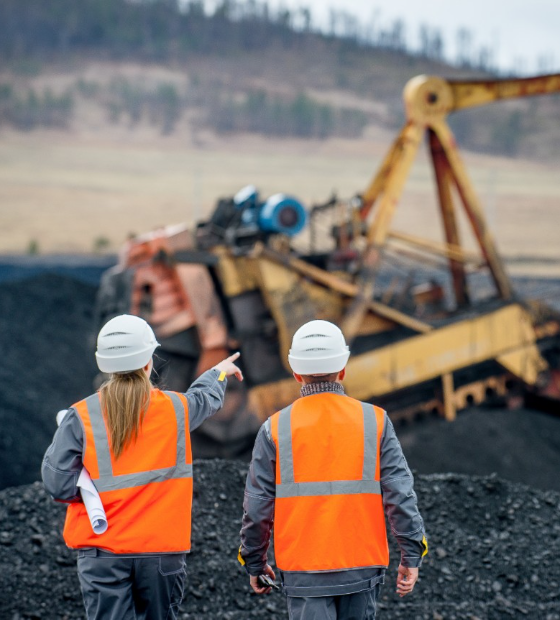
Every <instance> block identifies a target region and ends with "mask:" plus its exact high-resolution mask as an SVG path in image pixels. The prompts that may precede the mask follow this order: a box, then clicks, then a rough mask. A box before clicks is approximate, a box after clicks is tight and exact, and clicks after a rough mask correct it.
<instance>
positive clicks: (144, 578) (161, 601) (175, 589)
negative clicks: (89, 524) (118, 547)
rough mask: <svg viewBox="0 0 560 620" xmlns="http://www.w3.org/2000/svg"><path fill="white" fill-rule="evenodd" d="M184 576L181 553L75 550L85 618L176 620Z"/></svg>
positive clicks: (184, 561)
mask: <svg viewBox="0 0 560 620" xmlns="http://www.w3.org/2000/svg"><path fill="white" fill-rule="evenodd" d="M186 575H187V570H186V554H184V553H172V554H163V555H143V556H142V555H117V554H114V553H108V552H106V551H100V550H98V549H80V550H79V551H78V577H79V578H80V586H81V589H82V595H83V597H84V605H85V608H86V616H87V618H88V620H175V619H176V618H178V615H179V605H180V604H181V600H182V599H183V591H184V589H185V581H186Z"/></svg>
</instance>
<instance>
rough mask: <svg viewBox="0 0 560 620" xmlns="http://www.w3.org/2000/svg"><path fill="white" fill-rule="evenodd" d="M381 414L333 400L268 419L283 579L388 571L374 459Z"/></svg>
mask: <svg viewBox="0 0 560 620" xmlns="http://www.w3.org/2000/svg"><path fill="white" fill-rule="evenodd" d="M384 422H385V412H384V411H383V409H380V408H379V407H374V406H373V405H370V404H367V403H361V402H360V401H358V400H355V399H353V398H350V397H348V396H343V395H340V394H333V393H322V394H314V395H311V396H306V397H304V398H300V399H298V400H296V401H295V402H294V403H293V405H291V406H289V407H286V408H285V409H283V410H282V411H280V412H278V413H275V414H274V415H273V416H272V417H271V426H270V428H271V434H272V438H273V440H274V443H275V444H276V501H275V514H274V551H275V556H276V564H277V566H278V568H280V569H281V570H283V571H326V570H344V569H349V568H358V567H369V566H381V567H386V566H388V564H389V548H388V544H387V532H386V529H385V513H384V510H383V501H382V497H381V483H380V473H379V454H380V444H381V437H382V435H383V427H384Z"/></svg>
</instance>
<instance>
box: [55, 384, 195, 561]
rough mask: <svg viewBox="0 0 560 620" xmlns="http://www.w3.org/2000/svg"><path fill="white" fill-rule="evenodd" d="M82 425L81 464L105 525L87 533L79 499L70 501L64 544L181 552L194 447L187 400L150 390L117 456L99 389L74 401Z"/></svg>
mask: <svg viewBox="0 0 560 620" xmlns="http://www.w3.org/2000/svg"><path fill="white" fill-rule="evenodd" d="M73 408H74V409H75V410H76V412H77V413H78V416H79V417H80V419H81V421H82V425H83V428H84V449H83V455H82V460H83V463H84V467H85V468H86V469H87V471H88V472H89V474H90V476H91V479H92V480H93V482H94V484H95V487H96V488H97V491H98V492H99V496H100V498H101V502H102V503H103V507H104V509H105V513H106V515H107V523H108V528H107V531H106V532H105V533H104V534H101V535H99V536H98V535H96V534H94V533H93V530H92V527H91V524H90V521H89V518H88V515H87V512H86V509H85V506H84V504H82V503H75V504H70V506H69V507H68V511H67V513H66V523H65V525H64V540H65V541H66V544H67V545H68V546H69V547H72V548H80V547H98V548H101V549H105V550H107V551H111V552H113V553H180V552H185V551H189V550H190V547H191V507H192V488H193V479H192V453H191V439H190V433H189V409H188V404H187V399H186V398H185V396H183V395H182V394H177V393H175V392H161V391H160V390H157V389H153V390H152V392H151V395H150V405H149V407H148V410H147V412H146V414H145V416H144V420H143V422H142V425H141V428H140V431H139V433H138V438H137V440H136V441H134V442H131V443H130V444H129V445H128V446H127V447H126V448H125V449H124V451H123V453H122V454H121V456H120V458H119V459H118V460H115V458H114V456H113V453H112V450H111V446H110V439H109V437H110V436H109V433H108V430H107V425H106V422H105V416H104V415H103V414H102V412H101V403H100V398H99V394H94V395H93V396H90V397H88V398H86V399H85V400H82V401H80V402H79V403H77V404H75V405H73Z"/></svg>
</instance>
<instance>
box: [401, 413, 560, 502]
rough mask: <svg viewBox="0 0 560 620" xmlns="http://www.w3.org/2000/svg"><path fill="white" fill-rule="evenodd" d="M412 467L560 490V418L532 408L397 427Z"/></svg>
mask: <svg viewBox="0 0 560 620" xmlns="http://www.w3.org/2000/svg"><path fill="white" fill-rule="evenodd" d="M397 434H398V436H399V439H400V442H401V445H402V447H403V450H404V453H405V455H406V458H407V460H408V463H409V465H410V466H411V468H413V469H416V470H417V471H418V472H420V473H422V474H431V473H438V472H450V471H452V472H457V473H462V474H479V475H486V474H489V473H492V472H495V473H497V474H498V476H499V477H500V478H506V479H508V480H513V481H515V482H523V483H524V484H528V485H530V486H532V487H537V488H540V489H554V490H555V491H560V475H559V472H560V418H558V417H556V416H551V415H549V414H546V413H540V412H538V411H533V410H528V409H517V410H514V411H508V410H507V409H495V408H489V407H488V408H482V407H481V408H472V409H469V410H468V411H464V412H461V413H459V415H458V417H457V419H456V420H455V421H454V422H451V423H450V422H446V421H445V420H443V419H441V418H436V419H428V420H425V421H421V422H415V423H414V424H409V425H407V426H404V427H398V428H397Z"/></svg>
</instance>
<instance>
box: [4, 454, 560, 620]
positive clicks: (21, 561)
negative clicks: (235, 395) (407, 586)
mask: <svg viewBox="0 0 560 620" xmlns="http://www.w3.org/2000/svg"><path fill="white" fill-rule="evenodd" d="M246 471H247V465H246V464H245V463H242V462H239V461H219V460H213V461H197V462H196V463H195V502H194V511H193V519H194V527H193V552H192V553H191V554H190V556H189V559H188V570H189V579H188V585H187V589H186V592H185V599H184V602H183V605H182V607H181V618H183V619H193V620H194V619H197V620H198V619H206V618H208V619H215V620H222V619H223V620H242V619H245V618H255V619H262V620H266V619H271V620H272V619H275V618H278V619H280V618H287V613H286V610H285V600H284V598H283V595H282V594H278V593H273V594H270V595H268V596H265V597H258V596H256V595H253V594H251V592H250V590H249V585H248V579H247V577H246V575H245V573H244V571H243V570H242V569H241V568H240V567H239V566H238V564H237V561H236V555H237V547H238V545H239V527H240V521H241V519H240V518H241V501H242V495H243V486H244V480H245V475H246ZM416 491H417V494H418V497H419V504H420V508H421V511H422V513H423V516H424V519H425V521H426V526H427V530H428V533H429V536H430V554H429V555H428V557H427V558H426V560H425V562H424V566H423V567H422V569H421V577H420V581H419V583H418V585H417V587H416V590H415V592H414V593H413V594H412V595H411V596H409V597H406V598H403V599H399V598H398V597H397V596H396V594H395V593H394V586H395V575H396V566H397V563H398V558H399V555H398V552H397V551H396V549H395V547H394V545H392V549H391V555H392V559H391V567H390V569H389V572H388V575H387V578H386V583H385V586H384V587H383V590H382V596H381V601H380V605H379V615H378V617H379V618H381V619H384V618H385V619H387V620H389V619H402V620H405V619H406V620H416V619H418V620H424V619H425V620H442V619H445V620H477V619H479V620H486V619H488V620H493V619H502V618H531V619H543V620H560V585H559V584H560V566H559V564H558V561H557V558H558V556H559V555H560V494H559V493H556V492H554V491H540V490H535V489H531V488H529V487H527V486H524V485H521V484H514V483H510V482H506V481H503V480H500V479H499V478H497V477H496V476H486V477H477V476H463V475H459V474H434V475H429V476H418V477H417V481H416ZM64 511H65V509H64V507H62V506H59V505H55V503H54V502H52V501H51V500H50V498H49V497H48V496H47V495H46V494H45V492H44V491H43V489H42V486H41V485H40V483H35V484H32V485H28V486H21V487H17V488H10V489H5V490H4V491H1V492H0V524H1V525H0V610H2V611H1V612H0V618H2V619H4V618H6V619H9V620H23V619H40V620H47V619H66V620H69V619H70V618H82V617H83V611H82V602H81V596H80V592H79V586H78V581H77V577H76V571H75V567H74V566H75V560H74V552H71V551H69V550H67V549H66V547H65V546H64V544H63V542H62V540H61V536H60V531H61V524H62V519H63V516H64Z"/></svg>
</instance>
